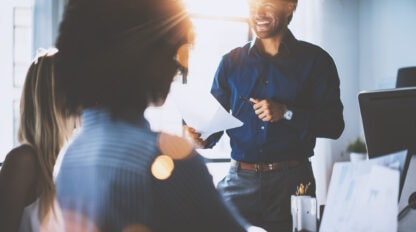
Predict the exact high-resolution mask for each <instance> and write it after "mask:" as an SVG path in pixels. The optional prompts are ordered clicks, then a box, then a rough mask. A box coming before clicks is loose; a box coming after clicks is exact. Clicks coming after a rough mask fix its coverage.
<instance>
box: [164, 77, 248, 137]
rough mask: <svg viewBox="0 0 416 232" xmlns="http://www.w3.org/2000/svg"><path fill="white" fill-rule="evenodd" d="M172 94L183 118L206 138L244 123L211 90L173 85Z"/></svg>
mask: <svg viewBox="0 0 416 232" xmlns="http://www.w3.org/2000/svg"><path fill="white" fill-rule="evenodd" d="M171 88H172V89H173V91H171V96H172V98H173V100H174V101H175V102H176V105H177V107H178V110H179V112H180V113H181V114H182V117H183V120H184V121H185V122H186V124H187V125H189V126H190V127H193V128H195V130H196V131H197V132H199V133H201V138H202V139H206V138H207V137H208V136H210V135H211V134H213V133H215V132H218V131H223V130H227V129H231V128H235V127H240V126H242V125H243V123H242V122H241V121H240V120H238V119H237V118H235V117H234V116H232V115H231V114H230V113H228V112H227V111H226V110H225V109H224V108H223V107H222V106H221V105H220V103H219V102H218V101H217V99H215V98H214V96H212V95H211V93H209V92H201V91H199V92H198V90H197V89H196V88H192V87H189V86H184V85H172V87H171Z"/></svg>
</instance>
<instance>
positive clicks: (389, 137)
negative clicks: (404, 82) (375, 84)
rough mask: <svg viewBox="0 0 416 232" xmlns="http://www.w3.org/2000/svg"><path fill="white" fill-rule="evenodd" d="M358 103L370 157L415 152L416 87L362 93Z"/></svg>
mask: <svg viewBox="0 0 416 232" xmlns="http://www.w3.org/2000/svg"><path fill="white" fill-rule="evenodd" d="M358 100H359V104H360V111H361V118H362V122H363V127H364V136H365V140H366V143H367V150H368V156H369V158H373V157H377V156H381V155H386V154H390V153H393V152H396V151H400V150H409V151H415V150H414V148H415V144H416V87H410V88H397V89H387V90H375V91H367V92H361V93H360V94H359V95H358Z"/></svg>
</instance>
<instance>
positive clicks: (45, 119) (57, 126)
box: [18, 53, 66, 221]
mask: <svg viewBox="0 0 416 232" xmlns="http://www.w3.org/2000/svg"><path fill="white" fill-rule="evenodd" d="M53 57H54V56H53V54H48V53H47V54H45V55H40V56H38V57H37V58H36V59H35V60H34V61H33V62H32V64H31V66H30V68H29V70H28V72H27V75H26V80H25V84H24V87H23V91H22V96H21V100H20V127H19V131H18V140H19V142H20V143H21V144H28V145H30V146H31V147H32V148H33V149H34V151H35V154H36V160H37V161H38V165H39V167H40V175H39V178H38V180H37V181H38V182H37V189H36V191H37V193H39V194H40V195H39V198H40V203H39V206H40V207H39V219H40V221H42V220H43V219H44V218H45V217H46V216H47V215H48V213H49V212H50V209H52V212H55V211H54V207H53V203H54V199H55V194H56V191H55V184H54V181H53V168H54V165H55V161H56V158H57V156H58V153H59V151H60V149H61V148H62V146H63V144H64V142H65V140H66V135H65V133H64V131H65V128H64V126H65V117H63V114H62V113H61V112H62V110H61V109H60V104H59V103H58V101H57V99H56V93H55V77H54V74H53V73H54V66H53V63H54V61H53Z"/></svg>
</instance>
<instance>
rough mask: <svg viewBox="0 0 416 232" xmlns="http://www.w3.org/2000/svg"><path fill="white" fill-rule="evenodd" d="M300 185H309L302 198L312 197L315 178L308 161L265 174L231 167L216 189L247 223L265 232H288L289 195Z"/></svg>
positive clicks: (290, 226) (289, 222) (290, 221)
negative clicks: (304, 196) (305, 196)
mask: <svg viewBox="0 0 416 232" xmlns="http://www.w3.org/2000/svg"><path fill="white" fill-rule="evenodd" d="M301 183H302V184H304V185H307V184H308V183H310V186H309V187H308V191H307V192H306V195H311V196H313V197H315V192H316V185H315V178H314V176H313V171H312V166H311V163H310V162H309V161H305V162H303V163H302V164H300V165H299V166H297V167H293V168H284V169H281V170H278V171H266V172H256V171H249V170H242V169H239V168H238V167H236V166H231V167H230V170H229V172H228V175H227V176H226V177H224V178H223V179H222V180H221V181H220V182H219V183H218V186H217V188H218V190H219V191H220V192H221V193H222V195H223V196H224V199H225V200H226V201H229V202H231V204H233V205H234V206H235V207H236V208H237V210H238V211H239V213H240V214H241V215H242V216H243V217H244V218H245V219H246V220H247V221H248V222H250V223H251V224H253V225H255V226H259V227H262V228H264V229H266V230H267V231H269V232H291V231H292V216H291V211H290V196H291V195H295V194H296V190H297V187H298V186H299V185H300V184H301Z"/></svg>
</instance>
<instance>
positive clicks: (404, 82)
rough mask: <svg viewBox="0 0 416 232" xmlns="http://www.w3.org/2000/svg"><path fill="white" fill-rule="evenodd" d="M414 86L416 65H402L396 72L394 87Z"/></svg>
mask: <svg viewBox="0 0 416 232" xmlns="http://www.w3.org/2000/svg"><path fill="white" fill-rule="evenodd" d="M411 86H416V66H413V67H403V68H400V69H399V71H398V72H397V79H396V88H401V87H411Z"/></svg>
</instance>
